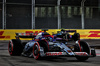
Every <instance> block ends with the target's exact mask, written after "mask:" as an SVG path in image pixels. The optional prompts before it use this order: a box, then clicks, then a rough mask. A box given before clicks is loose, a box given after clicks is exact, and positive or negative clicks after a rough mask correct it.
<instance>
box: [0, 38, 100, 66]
mask: <svg viewBox="0 0 100 66" xmlns="http://www.w3.org/2000/svg"><path fill="white" fill-rule="evenodd" d="M85 41H87V42H88V43H89V44H90V45H93V46H94V45H97V46H98V45H100V40H85ZM96 52H97V54H98V56H97V57H94V58H89V59H88V60H87V61H84V62H81V61H78V60H77V59H76V58H75V57H58V58H54V57H50V58H44V59H41V60H35V59H34V58H28V57H23V56H10V55H9V53H8V41H0V66H100V56H99V53H100V50H99V49H96Z"/></svg>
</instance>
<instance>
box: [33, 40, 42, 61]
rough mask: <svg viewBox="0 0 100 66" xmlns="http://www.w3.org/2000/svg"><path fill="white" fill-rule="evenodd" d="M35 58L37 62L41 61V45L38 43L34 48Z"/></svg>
mask: <svg viewBox="0 0 100 66" xmlns="http://www.w3.org/2000/svg"><path fill="white" fill-rule="evenodd" d="M33 56H34V58H35V59H36V60H37V59H40V45H39V43H38V42H37V43H35V44H34V46H33Z"/></svg>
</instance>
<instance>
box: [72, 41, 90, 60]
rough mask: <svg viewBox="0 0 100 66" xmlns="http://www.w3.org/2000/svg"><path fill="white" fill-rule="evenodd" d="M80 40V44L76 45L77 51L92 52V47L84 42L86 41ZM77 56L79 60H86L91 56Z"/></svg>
mask: <svg viewBox="0 0 100 66" xmlns="http://www.w3.org/2000/svg"><path fill="white" fill-rule="evenodd" d="M78 42H79V45H76V46H75V48H74V49H75V52H86V53H88V54H90V47H89V45H88V44H87V43H86V42H84V41H78ZM76 58H77V59H78V60H79V61H85V60H87V59H88V58H89V57H88V56H76Z"/></svg>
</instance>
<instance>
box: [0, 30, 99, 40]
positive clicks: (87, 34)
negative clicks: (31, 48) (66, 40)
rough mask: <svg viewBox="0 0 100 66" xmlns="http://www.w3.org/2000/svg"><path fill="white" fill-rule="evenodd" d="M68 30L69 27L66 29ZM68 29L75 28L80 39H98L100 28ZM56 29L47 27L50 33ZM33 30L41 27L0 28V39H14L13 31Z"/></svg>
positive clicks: (27, 31)
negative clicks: (27, 28) (28, 28)
mask: <svg viewBox="0 0 100 66" xmlns="http://www.w3.org/2000/svg"><path fill="white" fill-rule="evenodd" d="M66 30H69V29H66ZM70 30H76V31H77V33H80V38H81V39H100V30H96V29H70ZM57 31H60V29H49V30H48V31H47V32H49V33H50V34H52V33H53V34H55V33H57ZM35 32H38V33H39V32H41V29H36V30H0V40H10V39H15V36H16V34H15V33H35ZM21 40H30V39H29V38H28V39H21Z"/></svg>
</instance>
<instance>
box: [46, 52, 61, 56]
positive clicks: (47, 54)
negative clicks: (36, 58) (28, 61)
mask: <svg viewBox="0 0 100 66" xmlns="http://www.w3.org/2000/svg"><path fill="white" fill-rule="evenodd" d="M55 55H62V52H47V53H46V56H55Z"/></svg>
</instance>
